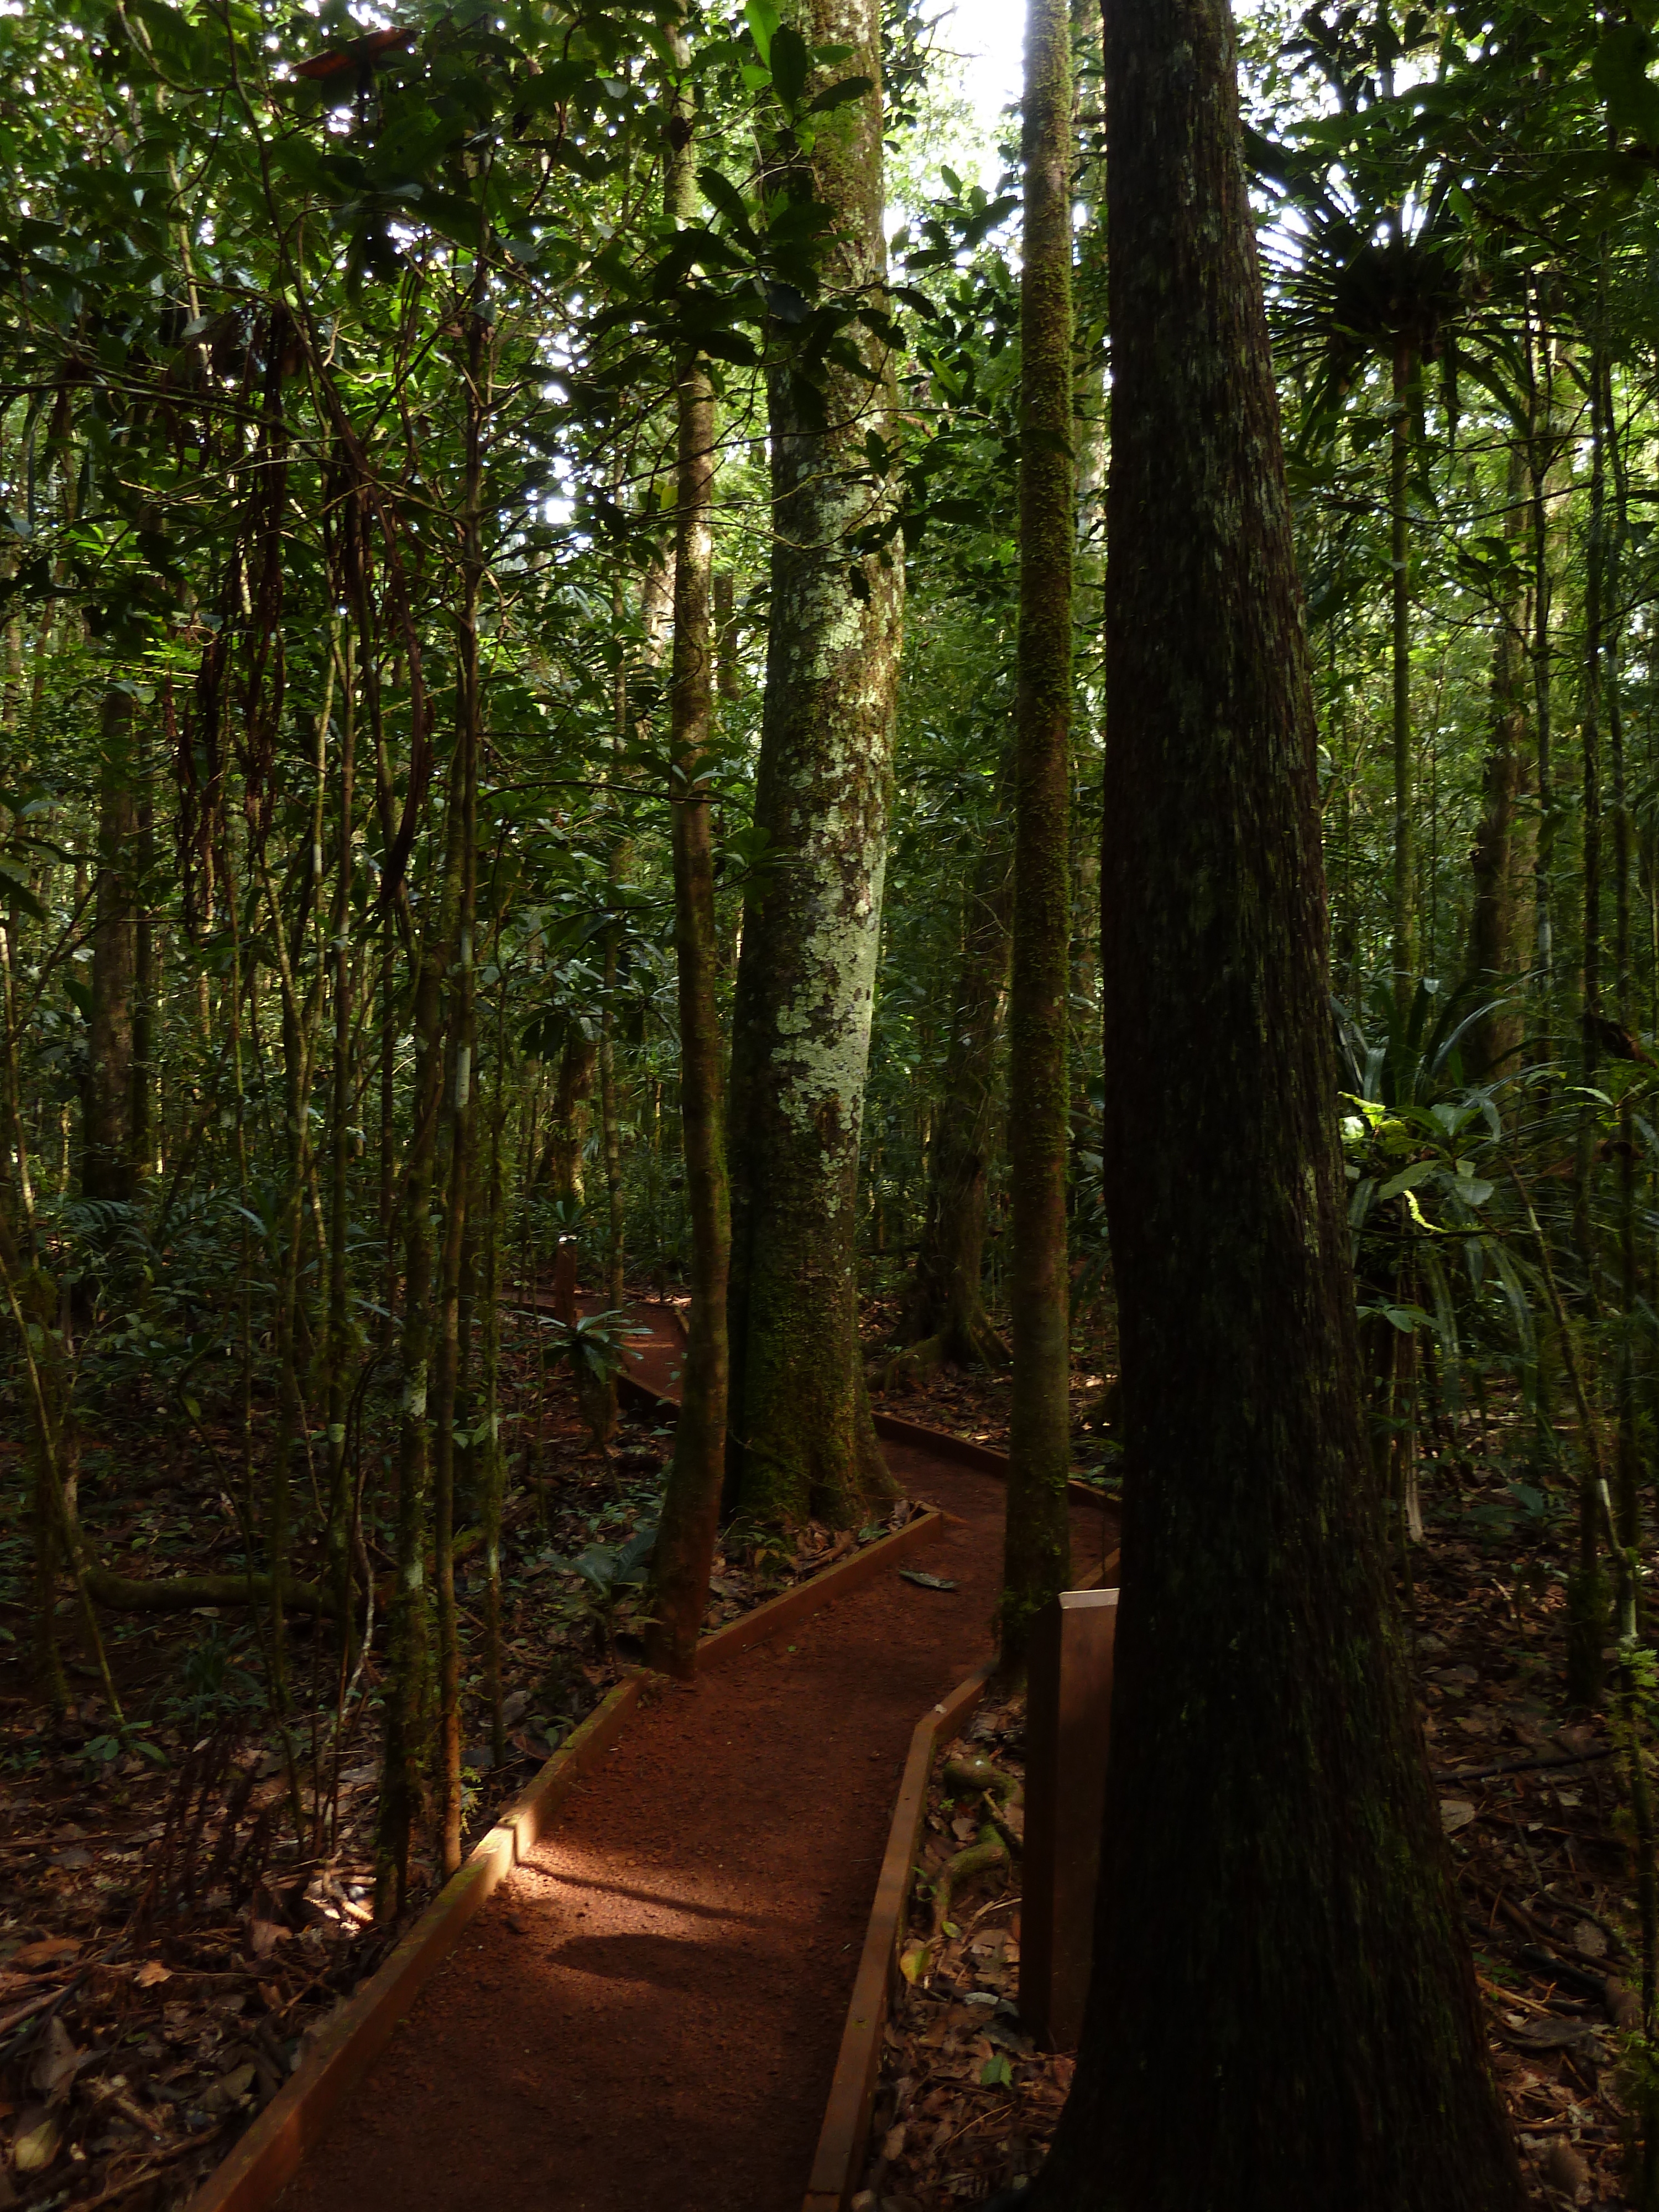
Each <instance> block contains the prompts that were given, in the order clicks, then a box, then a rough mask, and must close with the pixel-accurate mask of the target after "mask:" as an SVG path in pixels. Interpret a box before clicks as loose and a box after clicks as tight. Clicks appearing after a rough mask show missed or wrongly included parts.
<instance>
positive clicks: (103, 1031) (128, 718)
mask: <svg viewBox="0 0 1659 2212" xmlns="http://www.w3.org/2000/svg"><path fill="white" fill-rule="evenodd" d="M99 753H100V766H99V790H98V878H97V885H96V891H95V897H96V902H97V904H96V913H95V919H94V924H93V935H92V1018H91V1023H90V1025H89V1026H90V1036H89V1037H88V1067H87V1079H86V1104H85V1112H84V1133H85V1145H84V1149H83V1152H82V1162H81V1188H82V1193H83V1194H85V1196H87V1197H88V1198H97V1199H116V1200H128V1199H131V1196H132V1194H133V1191H134V1189H135V1188H136V1182H137V1178H136V1177H135V1176H134V1174H133V1171H132V1013H133V993H134V986H135V983H136V981H137V958H138V921H137V897H136V896H135V888H136V887H135V884H134V881H133V860H134V854H135V845H136V839H137V827H138V801H137V742H136V736H135V732H134V729H133V714H132V694H131V692H130V691H125V690H121V689H120V688H119V687H118V686H117V685H115V684H111V685H110V686H109V688H108V689H107V690H106V692H105V693H104V701H103V706H102V708H101V710H100V719H99Z"/></svg>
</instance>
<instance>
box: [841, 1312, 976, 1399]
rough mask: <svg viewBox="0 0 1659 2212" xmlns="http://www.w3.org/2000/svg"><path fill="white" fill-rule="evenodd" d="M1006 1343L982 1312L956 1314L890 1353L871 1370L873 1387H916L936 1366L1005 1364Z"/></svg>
mask: <svg viewBox="0 0 1659 2212" xmlns="http://www.w3.org/2000/svg"><path fill="white" fill-rule="evenodd" d="M1008 1364H1009V1352H1008V1347H1007V1346H1006V1344H1005V1343H1004V1342H1003V1340H1002V1339H1001V1338H1000V1336H999V1335H998V1334H997V1333H996V1331H995V1329H994V1328H992V1326H991V1324H990V1322H988V1321H987V1319H986V1317H985V1316H984V1314H983V1313H974V1314H957V1315H956V1316H952V1318H951V1319H950V1320H948V1321H947V1322H945V1326H944V1327H943V1328H939V1329H937V1330H935V1331H934V1333H933V1335H932V1336H924V1337H921V1338H920V1339H919V1340H917V1341H916V1342H915V1343H914V1344H910V1345H906V1346H902V1347H901V1348H900V1349H899V1350H897V1351H896V1352H891V1353H890V1355H889V1357H888V1358H886V1359H884V1360H883V1361H882V1362H881V1364H879V1365H878V1366H876V1367H872V1369H871V1370H870V1388H871V1389H872V1390H878V1391H888V1390H916V1389H921V1385H922V1384H923V1383H925V1382H926V1381H927V1377H928V1376H930V1375H932V1374H934V1373H935V1372H936V1371H937V1370H939V1368H941V1367H945V1366H953V1367H991V1368H998V1367H1006V1366H1007V1365H1008Z"/></svg>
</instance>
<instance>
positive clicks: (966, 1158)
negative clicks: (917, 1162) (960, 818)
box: [880, 772, 1014, 1389]
mask: <svg viewBox="0 0 1659 2212" xmlns="http://www.w3.org/2000/svg"><path fill="white" fill-rule="evenodd" d="M1011 781H1012V778H1011V777H1010V776H1009V775H1007V774H1006V772H1005V774H1004V775H1001V776H1000V777H999V778H998V783H997V793H996V812H997V817H998V818H997V820H996V821H995V822H994V823H993V825H992V826H991V827H990V829H987V833H986V836H985V838H984V840H983V842H981V846H980V852H979V859H978V860H977V861H976V862H975V866H974V872H973V877H972V879H971V881H970V883H969V889H968V896H967V899H966V901H965V902H964V905H963V937H962V954H961V958H960V962H959V963H958V969H957V987H956V990H955V993H954V994H953V997H952V1000H951V1021H950V1034H949V1036H948V1038H947V1040H946V1042H945V1067H944V1071H943V1073H942V1076H941V1079H940V1082H939V1097H938V1102H937V1104H936V1107H935V1109H934V1112H933V1116H932V1128H931V1131H930V1133H929V1136H928V1140H927V1146H926V1152H927V1198H926V1200H925V1206H924V1212H923V1215H922V1228H921V1246H920V1249H918V1251H917V1254H916V1264H915V1273H914V1275H913V1276H912V1278H911V1282H910V1287H909V1291H908V1297H907V1298H906V1301H905V1308H904V1314H903V1318H902V1321H901V1322H900V1325H899V1342H900V1344H901V1346H904V1347H906V1348H905V1349H902V1350H901V1351H900V1352H898V1353H897V1354H896V1356H895V1357H894V1358H890V1360H889V1361H888V1362H887V1364H886V1366H885V1367H884V1370H883V1371H882V1375H881V1377H880V1382H881V1387H882V1388H884V1389H894V1388H895V1387H900V1386H902V1385H904V1384H906V1383H911V1382H914V1381H915V1380H917V1379H919V1378H920V1376H922V1375H924V1374H925V1373H927V1371H928V1370H929V1369H931V1368H933V1366H935V1365H937V1364H939V1361H941V1360H954V1361H957V1362H958V1363H959V1364H962V1365H963V1366H969V1365H972V1364H975V1363H976V1362H980V1363H982V1364H984V1365H986V1366H987V1367H1003V1366H1006V1364H1007V1361H1008V1352H1007V1347H1006V1346H1005V1345H1004V1344H1003V1342H1002V1340H1001V1339H1000V1337H999V1336H998V1334H997V1333H996V1331H995V1329H994V1328H993V1327H992V1325H991V1322H990V1318H989V1316H987V1313H986V1310H985V1292H984V1260H985V1214H986V1202H987V1191H988V1187H989V1176H990V1164H991V1159H992V1156H993V1154H994V1150H995V1146H996V1141H997V1135H998V1132H997V1128H996V1116H995V1113H994V1105H995V1096H996V1058H997V1043H998V1039H999V1036H1000V1032H1001V1029H1002V1012H1003V1001H1004V999H1005V997H1006V992H1007V987H1008V953H1009V932H1010V927H1011V923H1012V913H1013V897H1014V872H1013V854H1012V851H1011V849H1010V845H1009V840H1008V837H1007V836H1006V831H1005V827H1004V824H1003V822H1002V820H1001V815H1002V810H1003V807H1004V805H1005V804H1006V799H1007V794H1008V787H1009V784H1010V782H1011Z"/></svg>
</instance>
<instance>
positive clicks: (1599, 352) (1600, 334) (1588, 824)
mask: <svg viewBox="0 0 1659 2212" xmlns="http://www.w3.org/2000/svg"><path fill="white" fill-rule="evenodd" d="M1606 309H1607V301H1606V280H1605V272H1604V274H1603V280H1602V284H1601V289H1600V290H1599V291H1598V294H1597V319H1596V326H1595V339H1594V343H1592V345H1591V348H1590V361H1589V386H1590V392H1589V398H1590V496H1589V532H1588V543H1587V544H1586V547H1585V561H1584V666H1583V714H1582V717H1581V735H1582V738H1583V785H1582V796H1583V858H1584V929H1583V969H1582V975H1583V1008H1582V1016H1583V1063H1582V1065H1583V1078H1584V1082H1585V1084H1586V1085H1591V1084H1594V1083H1595V1079H1596V1073H1597V1070H1598V1067H1599V1065H1600V1061H1601V1042H1602V1040H1601V1028H1602V1024H1603V1021H1604V1019H1605V1016H1604V1014H1603V1012H1602V1005H1601V965H1602V943H1601V927H1602V918H1601V906H1602V899H1601V720H1602V714H1603V711H1604V695H1605V680H1604V679H1605V674H1606V671H1605V669H1604V666H1603V661H1604V657H1605V653H1606V650H1607V637H1606V628H1607V430H1608V419H1607V403H1608V400H1609V398H1610V394H1609V392H1608V389H1607V351H1606V335H1605V329H1604V319H1605V315H1606ZM1596 1133H1597V1114H1596V1109H1595V1105H1594V1103H1592V1102H1591V1101H1590V1100H1589V1099H1588V1098H1586V1099H1584V1100H1583V1101H1582V1102H1581V1103H1580V1105H1579V1108H1578V1114H1577V1143H1576V1146H1575V1160H1574V1173H1573V1209H1572V1225H1573V1242H1574V1243H1575V1245H1576V1246H1577V1255H1578V1264H1579V1269H1580V1272H1581V1274H1582V1278H1583V1297H1582V1301H1581V1304H1582V1310H1583V1316H1584V1318H1585V1319H1586V1320H1587V1321H1588V1322H1590V1323H1591V1324H1594V1323H1595V1322H1596V1321H1597V1320H1598V1319H1599V1317H1600V1316H1601V1249H1600V1246H1601V1240H1600V1238H1599V1237H1598V1235H1597V1233H1596V1222H1595V1209H1594V1206H1593V1203H1592V1200H1593V1197H1594V1188H1595V1167H1596V1160H1595V1150H1596ZM1607 1596H1608V1589H1607V1576H1606V1575H1605V1573H1604V1572H1603V1571H1602V1567H1601V1498H1600V1497H1599V1495H1598V1494H1597V1488H1596V1482H1595V1474H1594V1473H1593V1471H1592V1468H1591V1466H1590V1462H1589V1459H1588V1457H1587V1456H1586V1457H1583V1458H1582V1459H1581V1464H1580V1467H1579V1473H1578V1541H1577V1557H1576V1559H1575V1560H1574V1563H1573V1568H1572V1571H1571V1574H1570V1575H1569V1576H1568V1577H1567V1692H1568V1695H1569V1696H1570V1697H1571V1699H1573V1700H1574V1702H1575V1703H1576V1704H1578V1705H1593V1704H1595V1702H1596V1701H1597V1700H1598V1699H1599V1698H1600V1696H1601V1686H1602V1682H1603V1680H1604V1677H1605V1673H1606V1669H1605V1667H1604V1664H1603V1662H1602V1658H1601V1653H1602V1650H1603V1649H1604V1648H1605V1646H1606V1644H1607Z"/></svg>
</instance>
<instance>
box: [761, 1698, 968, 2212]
mask: <svg viewBox="0 0 1659 2212" xmlns="http://www.w3.org/2000/svg"><path fill="white" fill-rule="evenodd" d="M993 1666H994V1662H993V1661H990V1660H987V1662H986V1663H985V1665H984V1666H982V1667H981V1668H978V1670H977V1671H976V1672H975V1673H974V1674H970V1675H969V1677H968V1679H967V1680H966V1681H965V1682H959V1683H958V1684H957V1686H956V1688H955V1689H954V1690H952V1691H951V1693H950V1695H949V1696H948V1697H947V1698H945V1699H944V1700H943V1701H942V1702H941V1703H940V1704H939V1705H935V1706H933V1709H932V1710H931V1711H929V1712H927V1713H925V1714H924V1715H923V1716H922V1717H921V1720H919V1721H918V1722H917V1723H916V1725H915V1729H914V1730H913V1731H912V1733H911V1736H910V1751H909V1756H908V1758H907V1759H906V1760H905V1762H904V1772H903V1776H902V1779H901V1781H900V1783H899V1790H898V1796H897V1797H896V1800H895V1801H894V1805H893V1819H892V1825H891V1826H890V1828H889V1829H888V1832H887V1850H886V1852H885V1854H884V1857H883V1859H882V1862H881V1873H880V1875H878V1878H877V1881H876V1901H875V1903H874V1905H872V1908H871V1912H870V1924H869V1926H868V1928H867V1929H866V1931H865V1936H864V1949H863V1951H862V1953H861V1954H860V1958H859V1971H858V1978H857V1979H856V1980H855V1981H854V1984H853V2000H852V2002H851V2003H850V2004H849V2005H848V2008H847V2025H846V2027H844V2028H843V2029H842V2038H841V2050H840V2052H839V2054H838V2055H837V2057H836V2070H835V2074H834V2075H833V2077H832V2079H831V2081H830V2084H829V2103H828V2105H827V2106H825V2108H824V2114H823V2128H822V2130H820V2131H819V2135H818V2147H817V2154H816V2155H815V2157H814V2158H813V2160H812V2175H811V2180H810V2181H809V2182H808V2183H807V2185H806V2199H805V2204H804V2205H803V2206H802V2212H847V2207H848V2203H850V2202H851V2200H852V2197H853V2193H854V2190H855V2189H856V2188H857V2186H858V2179H859V2172H860V2168H861V2166H862V2165H863V2162H864V2151H865V2144H866V2140H867V2138H868V2136H869V2133H870V2114H871V2111H872V2107H873V2106H874V2104H875V2100H876V2076H877V2074H878V2070H879V2068H880V2064H881V2043H882V2034H883V2031H884V2029H885V2027H886V2026H887V2014H888V2009H889V2007H890V2003H891V2001H892V1994H893V1978H894V1976H895V1975H896V1973H897V1972H898V1956H899V1948H900V1945H901V1943H902V1940H903V1936H904V1924H905V1914H906V1909H907V1907H908V1904H909V1899H910V1873H911V1869H912V1868H913V1867H914V1866H915V1861H916V1853H917V1851H918V1850H920V1848H921V1826H922V1820H923V1818H924V1817H925V1815H926V1814H927V1785H928V1782H929V1780H930V1779H931V1778H932V1775H933V1757H934V1754H935V1753H936V1752H937V1751H938V1750H939V1747H940V1745H941V1744H946V1743H949V1742H950V1741H951V1738H952V1737H953V1736H956V1735H960V1733H961V1731H962V1724H963V1722H964V1721H965V1720H966V1719H967V1717H968V1716H969V1713H971V1712H972V1711H973V1710H974V1708H975V1705H978V1703H979V1701H980V1699H981V1698H982V1697H983V1696H984V1694H985V1686H986V1684H987V1681H989V1680H990V1678H991V1672H992V1668H993Z"/></svg>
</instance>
